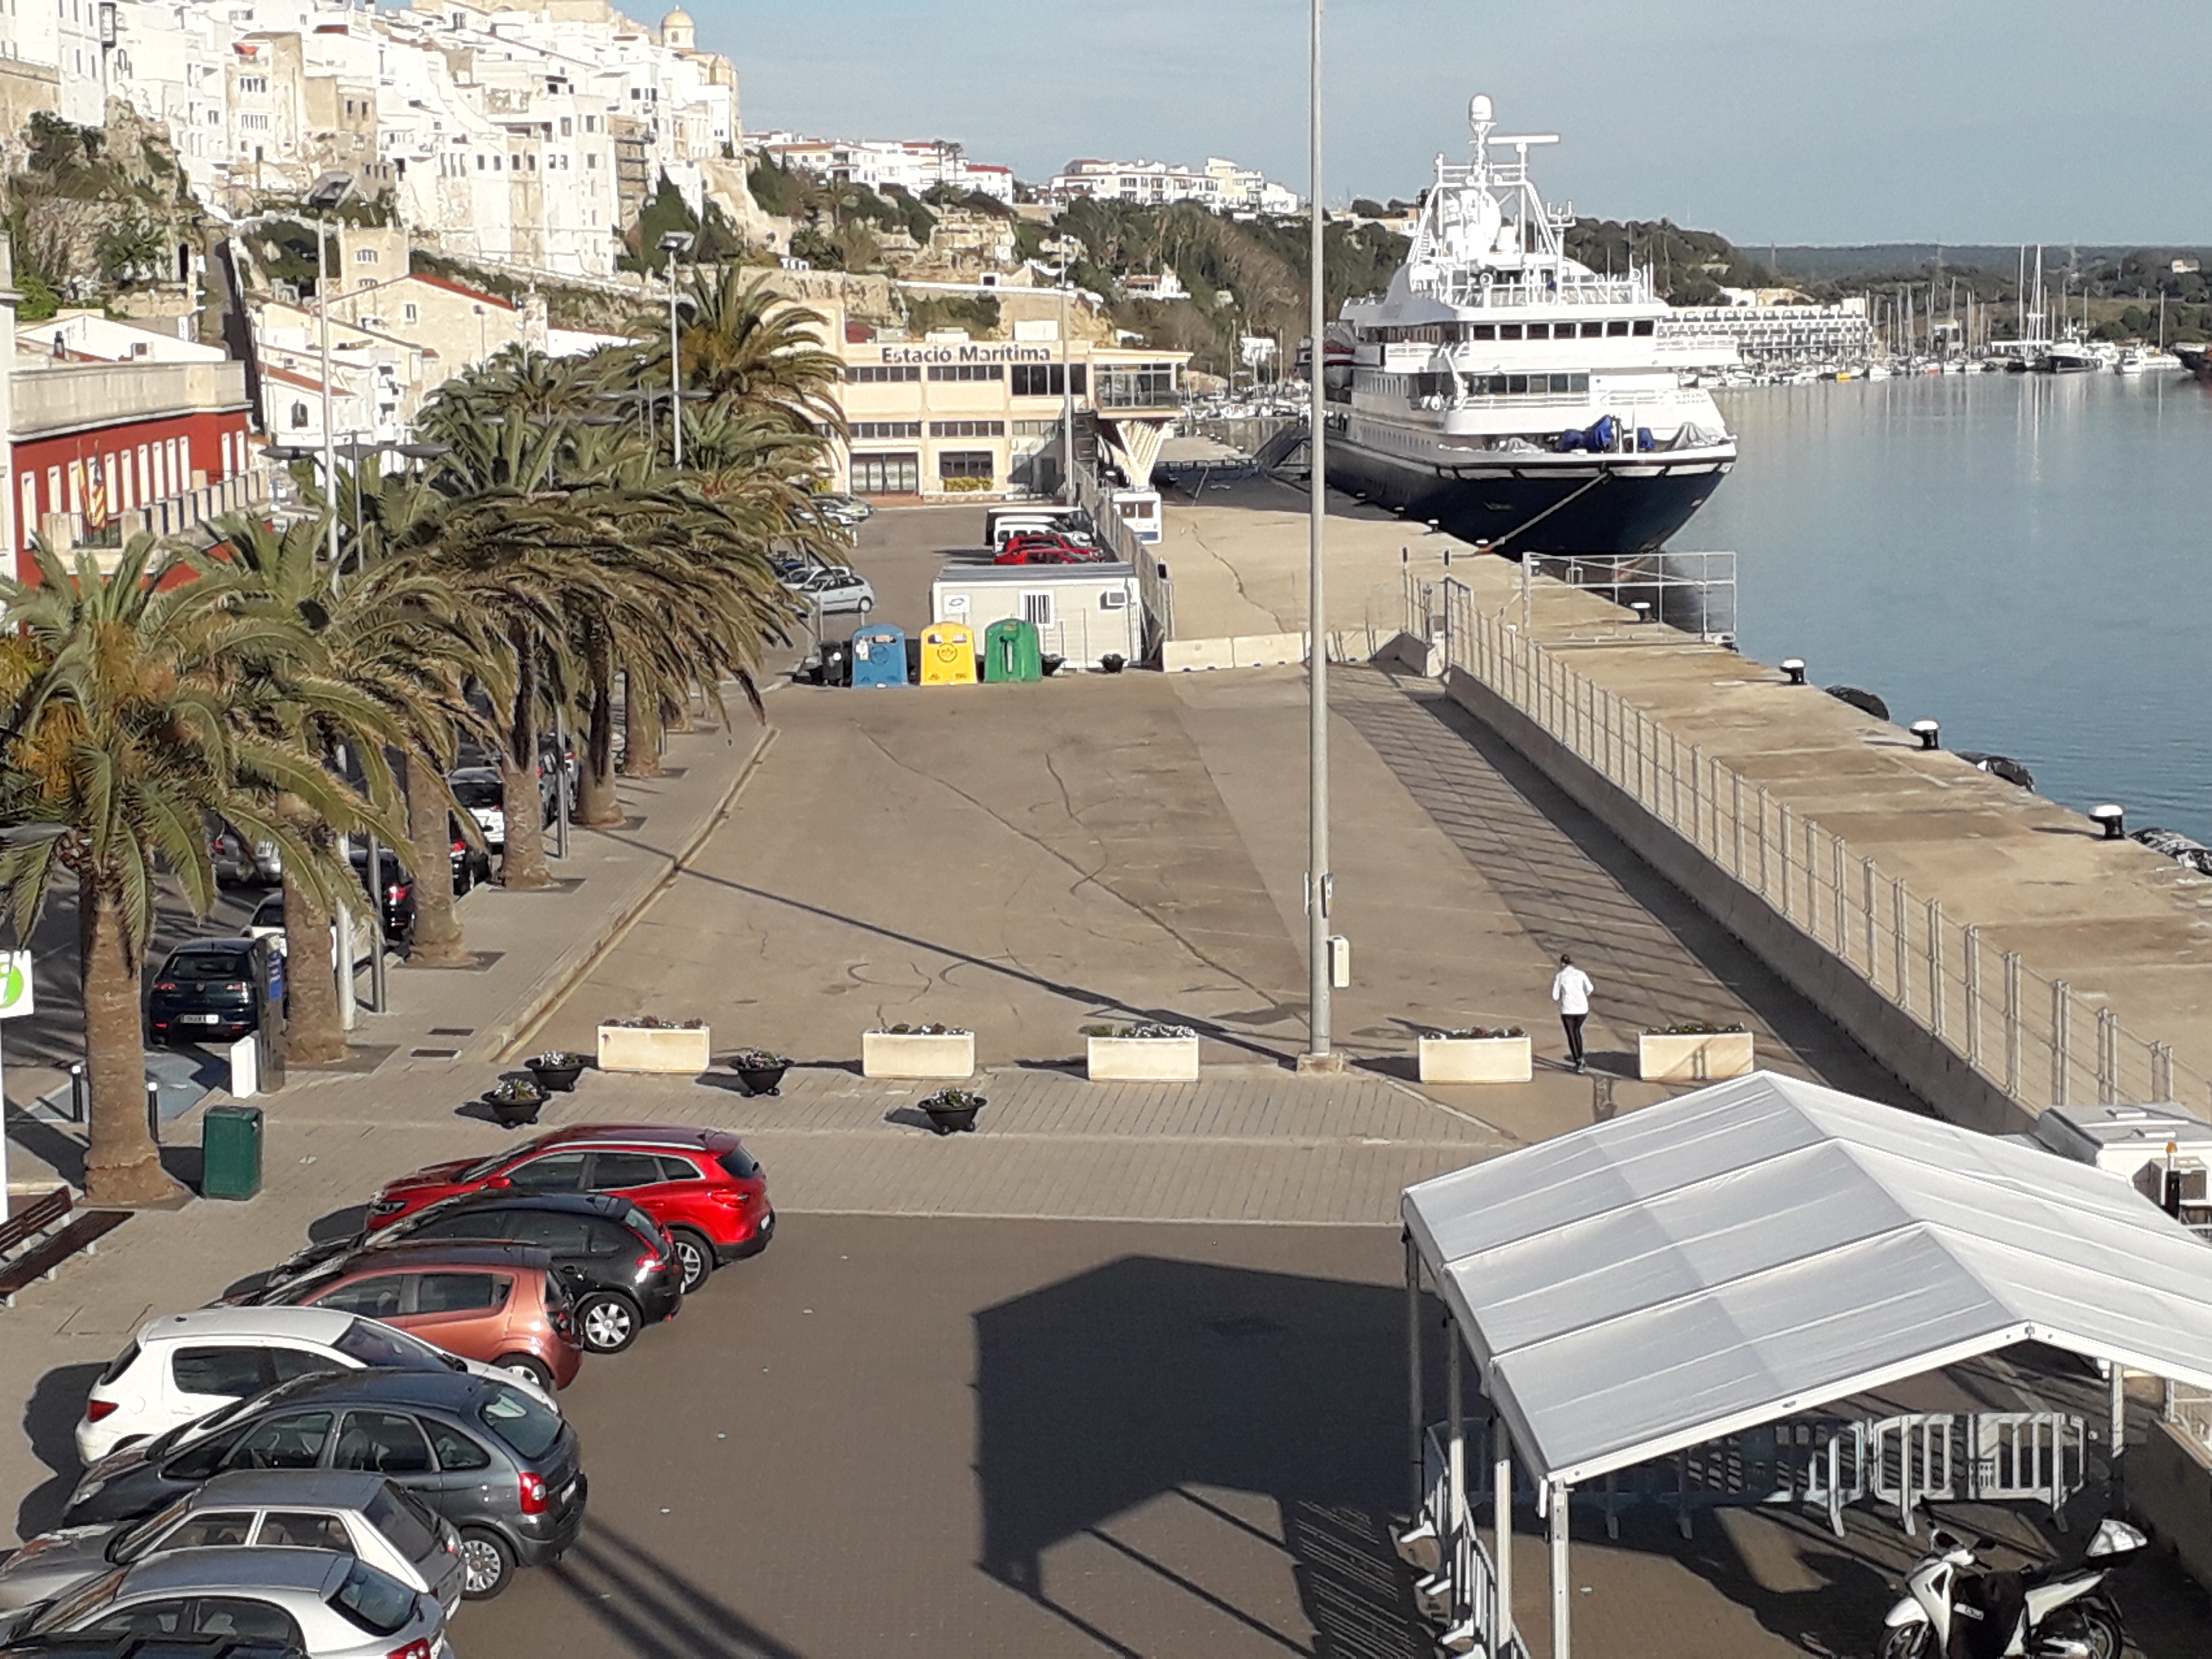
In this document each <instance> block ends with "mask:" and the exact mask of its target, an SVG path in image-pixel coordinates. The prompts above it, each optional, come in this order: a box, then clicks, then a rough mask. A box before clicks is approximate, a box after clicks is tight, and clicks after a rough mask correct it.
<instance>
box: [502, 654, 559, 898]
mask: <svg viewBox="0 0 2212 1659" xmlns="http://www.w3.org/2000/svg"><path fill="white" fill-rule="evenodd" d="M514 657H515V675H514V719H513V721H512V722H511V723H510V725H509V726H508V728H507V745H506V752H505V753H504V754H502V755H501V757H500V758H499V776H500V782H501V786H502V793H503V794H504V797H505V799H504V802H503V805H504V806H505V809H506V812H507V848H506V850H505V851H503V852H502V853H501V854H500V859H499V880H500V884H501V886H502V887H507V888H509V889H512V890H516V891H527V890H530V889H532V888H538V887H550V886H551V885H552V884H553V872H552V871H551V870H550V869H548V868H547V867H546V864H545V811H544V797H543V796H542V795H541V794H539V793H538V658H537V647H536V646H535V645H534V644H533V643H532V641H531V639H530V637H529V635H528V633H527V632H526V630H525V629H520V628H517V629H515V630H514Z"/></svg>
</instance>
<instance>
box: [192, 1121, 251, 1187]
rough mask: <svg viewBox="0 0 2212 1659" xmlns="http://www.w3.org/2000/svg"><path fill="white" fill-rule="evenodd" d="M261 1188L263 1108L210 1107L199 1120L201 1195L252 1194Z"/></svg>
mask: <svg viewBox="0 0 2212 1659" xmlns="http://www.w3.org/2000/svg"><path fill="white" fill-rule="evenodd" d="M260 1190H261V1109H260V1108H259V1107H258V1106H210V1107H209V1108H208V1109H207V1115H206V1116H204V1117H203V1118H202V1119H201V1120H200V1195H201V1196H202V1197H204V1198H235V1199H246V1198H252V1197H253V1196H254V1195H255V1194H257V1193H258V1192H259V1191H260Z"/></svg>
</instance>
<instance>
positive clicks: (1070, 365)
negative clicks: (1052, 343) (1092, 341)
mask: <svg viewBox="0 0 2212 1659" xmlns="http://www.w3.org/2000/svg"><path fill="white" fill-rule="evenodd" d="M1072 240H1073V239H1072V238H1069V237H1065V236H1063V237H1062V238H1060V459H1061V461H1062V463H1063V464H1062V465H1061V467H1060V495H1061V496H1062V498H1063V499H1064V500H1065V501H1066V502H1067V503H1068V504H1069V505H1071V506H1073V504H1074V501H1075V343H1074V342H1073V340H1071V339H1069V338H1068V337H1067V288H1068V264H1069V261H1070V260H1071V259H1073V257H1074V252H1075V250H1074V248H1073V246H1071V245H1070V244H1071V242H1072Z"/></svg>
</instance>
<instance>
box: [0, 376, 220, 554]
mask: <svg viewBox="0 0 2212 1659" xmlns="http://www.w3.org/2000/svg"><path fill="white" fill-rule="evenodd" d="M252 441H253V440H252V432H251V430H250V428H249V424H248V420H247V411H246V410H244V409H236V410H196V411H194V412H193V413H191V414H188V415H172V416H163V417H161V418H160V419H158V420H150V421H121V422H117V423H115V424H114V425H112V426H103V427H94V428H88V429H85V430H83V431H78V432H70V433H64V434H60V435H55V436H52V437H37V436H19V437H17V438H16V440H15V477H13V478H12V479H10V480H9V483H10V486H11V488H12V489H13V492H14V493H13V495H12V496H11V498H10V500H11V503H12V505H13V507H14V509H15V551H16V553H17V555H18V558H17V566H18V568H19V569H21V570H23V572H24V574H29V572H28V570H27V568H25V567H24V566H23V563H22V560H21V554H22V552H23V550H25V549H27V547H28V546H29V545H30V541H31V538H32V537H33V536H35V535H36V534H38V532H39V516H40V514H41V513H88V514H91V513H94V511H95V508H96V507H100V506H101V505H103V504H102V503H99V502H95V501H94V491H93V483H94V477H95V476H97V477H99V478H100V480H101V481H102V482H103V483H104V484H105V497H106V499H105V502H104V507H105V511H104V513H101V514H100V516H101V517H103V518H106V519H112V518H113V517H114V516H115V515H116V514H117V513H124V512H129V511H132V510H134V509H136V508H138V507H143V505H144V504H145V503H147V502H149V501H162V500H166V499H167V497H169V496H172V495H182V494H184V492H185V491H186V490H187V489H192V488H194V487H195V484H196V483H221V482H222V480H223V479H225V478H228V477H230V476H231V475H232V474H234V473H236V472H241V471H246V470H248V469H249V468H250V467H251V465H252V453H251V451H250V448H249V446H250V445H251V444H252ZM95 461H97V463H98V472H97V474H95V471H94V462H95ZM195 473H201V474H204V475H205V476H204V477H200V478H198V479H197V480H195V479H194V477H193V474H195Z"/></svg>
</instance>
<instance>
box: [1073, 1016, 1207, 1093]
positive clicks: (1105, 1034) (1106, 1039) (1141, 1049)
mask: <svg viewBox="0 0 2212 1659" xmlns="http://www.w3.org/2000/svg"><path fill="white" fill-rule="evenodd" d="M1083 1035H1084V1037H1085V1040H1086V1042H1087V1047H1086V1048H1085V1053H1084V1069H1085V1073H1086V1074H1087V1075H1088V1076H1089V1077H1090V1079H1091V1081H1092V1082H1094V1083H1195V1082H1197V1081H1198V1033H1197V1032H1196V1031H1194V1030H1192V1029H1191V1028H1190V1027H1189V1026H1188V1025H1170V1024H1164V1023H1163V1022H1161V1021H1158V1020H1139V1021H1138V1022H1136V1023H1135V1024H1128V1025H1086V1026H1085V1027H1084V1028H1083Z"/></svg>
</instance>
